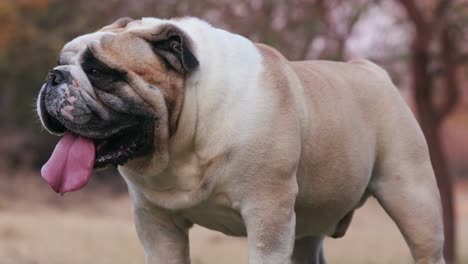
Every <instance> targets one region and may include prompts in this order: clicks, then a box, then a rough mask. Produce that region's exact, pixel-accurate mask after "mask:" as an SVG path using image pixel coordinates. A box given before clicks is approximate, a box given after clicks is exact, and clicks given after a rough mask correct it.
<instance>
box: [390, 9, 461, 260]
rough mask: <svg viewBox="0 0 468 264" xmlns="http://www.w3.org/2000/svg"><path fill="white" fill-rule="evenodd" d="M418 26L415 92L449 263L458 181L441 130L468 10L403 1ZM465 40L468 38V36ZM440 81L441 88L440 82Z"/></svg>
mask: <svg viewBox="0 0 468 264" xmlns="http://www.w3.org/2000/svg"><path fill="white" fill-rule="evenodd" d="M398 1H399V2H400V3H401V5H402V6H403V7H404V9H405V10H406V13H407V16H408V19H409V20H410V21H411V23H412V24H413V30H414V34H413V40H412V44H411V48H410V52H411V57H410V60H411V61H410V64H411V65H410V66H411V71H412V91H413V96H414V100H415V103H416V109H417V113H418V117H419V123H420V125H421V128H422V130H423V132H424V134H425V136H426V139H427V141H428V144H429V151H430V155H431V161H432V165H433V168H434V171H435V174H436V179H437V184H438V186H439V190H440V194H441V199H442V206H443V211H444V228H445V230H444V231H445V248H444V255H445V258H446V261H447V263H454V262H455V257H456V252H455V249H456V245H455V241H456V239H455V217H454V209H453V204H454V200H453V199H454V198H453V182H452V178H451V175H450V174H449V170H448V167H447V162H446V159H445V155H444V150H443V148H442V144H441V126H442V123H443V121H444V119H445V118H446V117H447V116H448V114H449V113H451V111H452V110H453V109H454V108H455V106H456V104H457V103H458V101H459V98H460V96H459V94H460V87H458V81H457V68H458V67H459V65H460V63H461V62H462V61H461V59H463V58H465V57H466V55H465V56H463V55H462V54H461V53H460V47H459V46H458V45H459V43H463V38H464V37H465V36H464V34H463V31H464V30H465V28H464V25H466V24H464V23H463V22H466V17H467V16H468V12H467V10H466V9H464V8H463V6H462V1H458V2H457V1H452V0H437V1H424V2H423V1H417V0H398ZM465 40H466V38H465ZM439 80H440V81H441V83H440V84H439V85H437V84H438V81H439Z"/></svg>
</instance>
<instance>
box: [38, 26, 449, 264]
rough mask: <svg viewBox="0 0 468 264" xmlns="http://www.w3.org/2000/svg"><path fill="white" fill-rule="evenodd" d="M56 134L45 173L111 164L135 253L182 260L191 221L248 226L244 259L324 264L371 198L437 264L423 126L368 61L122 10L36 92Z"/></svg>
mask: <svg viewBox="0 0 468 264" xmlns="http://www.w3.org/2000/svg"><path fill="white" fill-rule="evenodd" d="M37 112H38V113H39V117H40V120H41V122H42V124H43V126H44V127H45V129H47V130H48V131H49V132H50V133H53V134H56V135H63V137H62V138H61V140H60V141H59V143H58V144H57V146H56V148H55V150H54V152H53V154H52V156H51V158H50V160H49V161H48V162H47V163H46V164H45V165H44V167H43V168H42V176H43V178H45V180H47V182H48V183H49V184H50V186H51V187H52V188H53V189H54V190H55V191H56V192H59V193H65V192H70V191H75V190H78V189H80V188H82V187H83V186H84V185H86V183H87V182H88V180H89V179H90V177H91V174H92V171H93V169H95V168H99V167H104V166H107V165H114V166H118V170H119V172H120V173H121V175H122V176H123V178H124V179H125V181H126V183H127V185H128V189H129V193H130V196H131V199H132V202H133V211H134V217H135V222H136V229H137V233H138V236H139V239H140V241H141V243H142V245H143V248H144V252H145V256H146V261H147V263H175V264H178V263H190V259H189V237H188V231H189V228H190V227H191V226H192V225H193V224H198V225H201V226H204V227H207V228H209V229H213V230H217V231H220V232H223V233H225V234H227V235H232V236H247V241H248V248H249V254H248V255H249V257H248V261H249V263H251V264H253V263H267V264H285V263H294V264H299V263H325V259H324V256H323V249H322V241H323V239H324V237H327V236H331V237H340V236H343V235H344V234H345V231H346V229H347V227H348V225H349V223H350V222H351V218H352V214H353V212H354V210H355V209H356V208H358V207H359V206H360V205H362V204H363V203H364V202H365V200H366V198H367V197H369V196H373V197H375V198H376V199H377V200H378V201H379V203H380V204H381V205H382V207H383V208H384V209H385V211H386V212H387V213H388V215H389V216H390V217H391V218H392V219H393V221H394V222H395V223H396V224H397V226H398V228H399V230H400V231H401V233H402V234H403V236H404V238H405V240H406V242H407V244H408V246H409V248H410V250H411V253H412V256H413V258H414V261H415V262H416V263H418V264H423V263H424V264H426V263H427V264H429V263H431V264H434V263H438V264H440V263H444V260H443V256H442V248H443V241H444V237H443V225H442V217H441V203H440V197H439V191H438V189H437V186H436V182H435V177H434V172H433V169H432V167H431V162H430V159H429V154H428V148H427V144H426V142H425V139H424V136H423V133H422V132H421V129H420V128H419V126H418V124H417V122H416V120H415V118H414V116H413V115H412V113H411V111H410V109H409V107H408V106H407V105H406V103H405V101H404V100H403V99H402V97H401V96H400V94H399V92H398V90H397V88H396V87H395V85H394V84H393V83H392V81H391V79H390V78H389V76H388V75H387V73H386V72H385V71H384V70H383V69H382V68H380V67H379V66H377V65H375V64H373V63H372V62H369V61H367V60H361V59H359V60H352V61H349V62H331V61H288V60H287V59H285V58H284V57H283V56H282V55H281V54H280V53H279V52H278V51H276V50H275V49H273V48H271V47H268V46H266V45H263V44H256V43H252V42H251V41H249V40H248V39H246V38H244V37H242V36H239V35H236V34H232V33H229V32H227V31H224V30H221V29H217V28H215V27H212V26H211V25H209V24H208V23H206V22H204V21H202V20H199V19H197V18H178V19H172V20H162V19H157V18H143V19H141V20H132V19H129V18H124V19H119V20H118V21H116V22H115V23H113V24H112V25H109V26H106V27H104V28H102V29H101V30H99V31H97V32H94V33H91V34H87V35H83V36H80V37H77V38H75V39H74V40H72V41H71V42H69V43H68V44H66V45H65V46H64V48H63V50H62V51H61V53H60V57H59V61H58V66H57V67H55V68H54V69H53V70H51V71H50V73H49V75H48V78H47V81H46V83H45V84H44V85H43V86H42V89H41V91H40V93H39V97H38V100H37Z"/></svg>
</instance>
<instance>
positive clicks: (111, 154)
mask: <svg viewBox="0 0 468 264" xmlns="http://www.w3.org/2000/svg"><path fill="white" fill-rule="evenodd" d="M40 110H41V113H40V115H41V118H42V121H43V122H44V126H45V127H46V128H47V129H48V130H49V131H51V132H53V133H56V134H62V133H64V135H63V136H62V138H61V139H60V141H59V142H58V144H57V146H56V147H55V149H54V152H53V153H52V155H51V157H50V158H49V160H48V161H47V163H46V164H44V166H43V167H42V169H41V174H42V177H43V178H44V179H45V180H46V181H47V182H48V183H49V185H50V186H51V187H52V189H53V190H54V191H55V192H58V193H62V194H63V193H65V192H70V191H75V190H78V189H81V188H82V187H84V186H85V185H86V184H87V183H88V181H89V179H90V178H91V175H92V171H93V169H95V168H100V167H104V166H106V165H108V164H110V165H114V166H118V165H124V164H125V163H126V162H127V161H128V160H129V159H132V158H135V157H138V156H141V155H144V154H147V153H148V152H149V151H150V150H151V149H152V148H153V140H154V136H153V135H154V122H155V121H154V120H153V119H149V118H140V119H139V118H138V117H134V120H132V122H131V125H129V126H124V127H122V128H120V129H117V130H116V131H112V132H109V131H103V132H102V133H100V132H98V133H96V132H95V131H94V132H92V133H89V132H84V133H80V132H79V131H76V130H74V129H73V130H71V129H68V128H67V126H65V125H64V124H63V123H61V122H60V121H59V120H57V119H56V118H55V117H53V116H52V115H51V114H50V113H48V112H47V110H45V109H44V108H42V107H41V108H40ZM123 123H124V122H123ZM126 123H128V124H130V123H129V122H126ZM85 131H86V130H85ZM85 134H86V135H85ZM88 134H92V135H94V134H95V135H96V136H89V135H88Z"/></svg>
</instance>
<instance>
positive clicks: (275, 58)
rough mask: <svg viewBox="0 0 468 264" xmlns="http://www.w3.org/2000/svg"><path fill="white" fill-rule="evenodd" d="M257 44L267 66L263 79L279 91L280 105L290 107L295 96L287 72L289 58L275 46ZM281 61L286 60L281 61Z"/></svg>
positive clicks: (283, 107) (282, 107) (284, 107)
mask: <svg viewBox="0 0 468 264" xmlns="http://www.w3.org/2000/svg"><path fill="white" fill-rule="evenodd" d="M255 46H256V47H257V49H258V50H259V52H260V53H261V54H262V57H263V64H264V67H265V72H264V75H265V76H264V77H263V78H262V80H263V81H267V82H268V85H266V86H267V87H273V88H274V89H275V92H276V93H278V94H279V95H278V98H279V107H280V108H281V109H287V108H290V105H291V104H292V103H293V101H292V100H293V97H292V94H291V91H290V89H289V87H290V84H289V81H288V77H287V74H286V73H285V68H284V67H285V66H286V63H287V60H286V59H285V58H284V57H283V55H281V54H280V53H279V52H278V51H277V50H275V49H274V48H272V47H270V46H267V45H264V44H260V43H256V44H255ZM281 62H284V64H283V63H281Z"/></svg>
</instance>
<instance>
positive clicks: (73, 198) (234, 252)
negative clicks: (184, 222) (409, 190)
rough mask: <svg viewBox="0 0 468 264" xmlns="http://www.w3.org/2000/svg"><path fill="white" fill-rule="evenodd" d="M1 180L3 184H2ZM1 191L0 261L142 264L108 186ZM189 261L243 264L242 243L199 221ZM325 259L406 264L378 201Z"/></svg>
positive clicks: (462, 189) (463, 234)
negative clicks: (74, 190)
mask: <svg viewBox="0 0 468 264" xmlns="http://www.w3.org/2000/svg"><path fill="white" fill-rule="evenodd" d="M2 185H3V183H2ZM8 185H9V186H13V187H11V188H5V185H3V187H2V188H0V191H1V193H0V264H65V263H66V264H88V263H89V264H96V263H98V264H120V263H122V264H123V263H125V264H129V263H130V264H133V263H135V264H137V263H138V264H140V263H144V259H143V252H142V249H141V247H140V245H139V243H138V240H137V237H136V233H135V230H134V226H133V222H132V216H131V214H130V211H131V204H130V201H129V199H128V197H127V195H115V194H112V193H111V192H110V191H107V190H100V191H96V190H88V191H81V192H77V193H73V194H67V195H65V196H63V197H62V196H59V195H55V194H53V193H52V191H50V190H49V189H48V187H47V186H45V184H44V183H42V182H39V181H38V182H34V183H28V184H24V183H23V182H22V180H21V179H17V180H14V182H13V183H11V182H9V183H8ZM457 214H458V231H457V234H458V249H459V250H458V256H459V260H460V261H459V263H467V264H468V183H462V184H458V186H457ZM190 237H191V246H190V247H191V255H192V263H194V264H214V263H223V264H234V263H236V264H237V263H247V247H246V241H245V239H242V238H232V237H226V236H224V235H222V234H220V233H217V232H213V231H209V230H207V229H204V228H201V227H198V226H196V227H195V228H193V229H192V230H191V233H190ZM325 253H326V257H327V259H328V260H329V263H331V264H334V263H337V264H339V263H347V264H353V263H360V264H366V263H369V264H370V263H377V264H387V263H388V264H390V263H392V264H394V263H411V259H410V253H409V251H408V249H407V247H406V245H405V242H404V240H403V239H402V236H401V235H400V233H399V232H398V230H397V229H396V227H395V225H394V224H393V222H391V221H390V219H389V218H388V216H387V215H386V214H385V212H384V211H383V210H382V209H381V208H380V207H379V205H378V204H377V202H376V201H375V200H373V199H369V201H368V202H367V204H366V205H365V206H364V207H363V208H361V209H359V210H358V211H357V213H356V214H355V217H354V220H353V223H352V225H351V227H350V229H349V230H348V233H347V235H346V236H345V237H344V238H341V239H337V240H334V239H328V240H327V241H326V243H325Z"/></svg>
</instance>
